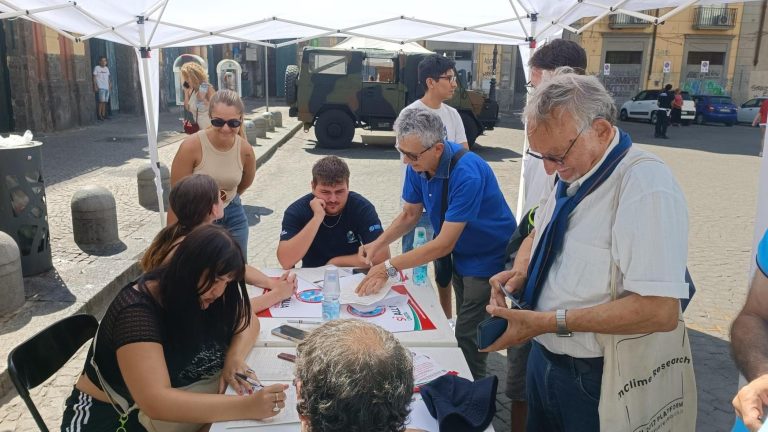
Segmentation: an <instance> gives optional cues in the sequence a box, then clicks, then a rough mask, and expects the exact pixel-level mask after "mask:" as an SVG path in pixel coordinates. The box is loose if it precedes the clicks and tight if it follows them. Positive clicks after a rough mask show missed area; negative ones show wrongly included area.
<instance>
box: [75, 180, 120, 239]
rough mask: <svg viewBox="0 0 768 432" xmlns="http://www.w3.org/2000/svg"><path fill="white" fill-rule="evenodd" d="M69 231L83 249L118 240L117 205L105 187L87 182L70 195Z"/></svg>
mask: <svg viewBox="0 0 768 432" xmlns="http://www.w3.org/2000/svg"><path fill="white" fill-rule="evenodd" d="M71 207H72V232H73V234H74V235H75V243H77V245H78V246H80V248H81V249H82V248H83V247H86V248H94V247H105V246H114V245H116V244H119V243H121V242H120V237H119V236H118V233H117V205H116V204H115V198H114V197H113V196H112V192H110V191H109V190H108V189H107V188H105V187H102V186H86V187H84V188H82V189H80V190H79V191H77V192H75V194H74V195H73V196H72V202H71Z"/></svg>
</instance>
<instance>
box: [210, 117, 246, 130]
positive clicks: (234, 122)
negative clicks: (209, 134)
mask: <svg viewBox="0 0 768 432" xmlns="http://www.w3.org/2000/svg"><path fill="white" fill-rule="evenodd" d="M241 124H243V122H242V121H240V120H238V119H229V120H224V119H220V118H218V117H214V118H212V119H211V125H212V126H213V127H217V128H220V127H224V125H227V126H229V127H230V128H232V129H234V128H238V127H240V125H241Z"/></svg>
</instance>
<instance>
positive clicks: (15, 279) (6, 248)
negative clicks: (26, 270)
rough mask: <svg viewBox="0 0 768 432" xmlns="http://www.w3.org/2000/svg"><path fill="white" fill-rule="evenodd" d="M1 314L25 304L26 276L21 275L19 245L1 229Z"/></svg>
mask: <svg viewBox="0 0 768 432" xmlns="http://www.w3.org/2000/svg"><path fill="white" fill-rule="evenodd" d="M0 298H2V299H3V301H2V302H0V316H3V315H5V314H9V313H12V312H15V311H16V310H17V309H18V308H20V307H21V306H23V305H24V278H23V277H22V275H21V255H20V254H19V246H18V245H17V244H16V241H14V240H13V238H12V237H11V236H9V235H8V234H6V233H4V232H2V231H0Z"/></svg>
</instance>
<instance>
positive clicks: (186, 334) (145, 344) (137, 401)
mask: <svg viewBox="0 0 768 432" xmlns="http://www.w3.org/2000/svg"><path fill="white" fill-rule="evenodd" d="M244 274H245V260H244V259H243V255H242V253H241V252H240V248H239V247H238V246H237V243H236V242H235V240H234V239H233V238H232V236H231V234H230V233H229V232H228V231H227V230H226V229H224V228H221V227H217V226H215V225H212V224H203V225H202V226H199V227H198V228H196V229H194V230H192V231H191V232H190V233H189V234H188V235H187V236H186V238H185V239H184V240H183V241H182V242H181V243H180V244H179V246H178V247H177V248H176V251H175V253H174V254H173V256H172V257H171V259H170V261H169V262H168V263H167V264H165V265H163V266H161V267H159V268H157V269H155V270H153V271H151V272H148V273H145V274H144V275H143V276H142V277H141V278H140V279H139V280H138V281H137V282H135V283H130V284H128V285H126V286H125V287H124V288H123V289H122V290H120V292H119V293H118V294H117V296H116V297H115V299H114V300H113V301H112V303H111V304H110V305H109V307H108V308H107V312H106V314H105V315H104V319H102V321H101V323H100V324H99V328H98V331H97V333H96V336H95V337H94V339H93V342H92V343H91V347H90V349H89V351H88V354H87V357H86V361H85V367H84V371H83V373H82V374H81V375H80V377H79V379H78V381H77V383H76V385H75V388H74V389H73V391H72V394H71V395H70V396H69V398H68V399H67V401H66V403H65V411H64V415H63V418H62V423H61V430H62V431H83V432H89V431H98V432H102V431H107V430H115V429H116V428H122V430H129V431H145V430H147V429H156V428H157V426H156V424H157V423H156V422H158V421H165V422H172V423H174V424H173V425H170V426H172V427H175V428H179V429H173V430H185V431H197V430H199V429H200V427H201V426H203V424H207V423H213V422H220V421H227V420H243V419H257V420H258V419H266V418H269V417H272V416H274V415H276V414H278V413H279V412H280V410H281V409H282V408H284V407H285V402H284V401H285V398H286V394H285V390H286V389H287V385H284V384H274V385H271V386H268V387H264V388H262V389H260V390H258V391H256V389H255V388H254V387H252V386H250V385H249V383H247V382H246V381H244V380H243V381H241V380H242V379H243V378H241V377H248V378H249V380H256V379H257V377H256V374H255V373H254V372H253V370H251V369H250V368H249V367H248V365H247V364H246V362H245V360H246V357H247V356H248V354H249V353H250V352H251V349H252V348H253V344H254V343H255V342H256V337H257V336H258V334H259V321H258V319H256V317H255V316H253V314H252V313H251V308H250V303H249V302H248V301H247V300H246V299H247V298H248V293H247V291H246V289H245V284H244V283H243V276H244ZM227 385H229V386H231V387H232V388H233V389H234V390H235V391H236V392H237V393H238V394H237V395H224V394H220V393H222V392H223V391H224V389H225V387H226V386H227ZM193 389H194V391H193ZM121 399H122V401H120V400H121ZM129 407H133V408H138V409H132V408H129ZM118 409H119V411H120V412H121V413H124V414H125V415H121V413H119V412H118ZM139 411H140V412H139Z"/></svg>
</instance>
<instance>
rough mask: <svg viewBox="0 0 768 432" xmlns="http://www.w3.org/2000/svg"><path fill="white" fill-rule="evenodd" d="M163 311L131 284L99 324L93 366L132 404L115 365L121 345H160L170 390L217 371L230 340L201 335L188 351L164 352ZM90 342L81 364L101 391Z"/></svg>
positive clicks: (147, 295) (220, 366)
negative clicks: (162, 348) (139, 343)
mask: <svg viewBox="0 0 768 432" xmlns="http://www.w3.org/2000/svg"><path fill="white" fill-rule="evenodd" d="M162 314H163V309H162V307H160V306H159V305H158V304H157V303H156V302H155V301H154V299H153V298H152V297H151V296H150V295H149V294H148V293H145V292H141V291H139V290H138V289H136V288H134V287H133V285H128V286H126V287H124V288H123V289H122V290H120V292H119V293H118V294H117V296H116V297H115V299H114V300H113V301H112V303H111V304H110V305H109V308H108V309H107V313H106V314H105V315H104V319H102V320H101V323H100V324H99V330H98V333H97V339H95V340H96V341H97V344H96V345H97V346H96V364H97V365H98V367H99V371H101V374H102V376H103V377H104V379H105V380H106V381H107V382H108V383H109V385H110V386H111V387H112V388H113V389H114V390H115V391H116V392H118V393H119V394H120V395H121V396H123V397H124V398H126V399H127V400H128V402H129V403H131V404H133V398H131V397H130V393H129V392H128V389H127V387H126V385H125V382H124V381H123V377H122V375H121V373H120V369H119V367H118V364H117V355H116V351H117V349H118V348H120V347H121V346H123V345H127V344H131V343H137V342H156V343H159V344H161V345H163V347H164V348H165V349H164V356H165V362H166V365H167V367H168V375H169V376H170V379H171V385H172V386H173V387H174V388H178V387H184V386H186V385H189V384H192V383H193V382H195V381H199V380H201V379H203V378H205V377H209V376H212V375H214V374H216V373H217V372H219V371H220V370H221V369H222V367H223V366H224V355H225V353H226V350H227V348H228V346H229V343H230V341H231V339H232V337H231V335H230V337H228V338H226V340H214V339H213V338H211V337H205V336H201V340H200V343H199V344H198V345H197V346H195V347H192V348H190V349H168V348H167V346H168V341H167V340H166V335H165V333H166V332H165V328H164V325H163V323H162ZM93 355H94V353H93V343H91V347H90V349H89V350H88V356H87V358H86V361H85V373H86V375H88V378H89V379H90V380H91V381H92V382H93V383H94V384H96V386H97V387H99V388H101V384H100V383H99V379H98V376H97V375H96V370H95V369H94V368H93V366H92V365H91V358H92V357H93Z"/></svg>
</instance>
